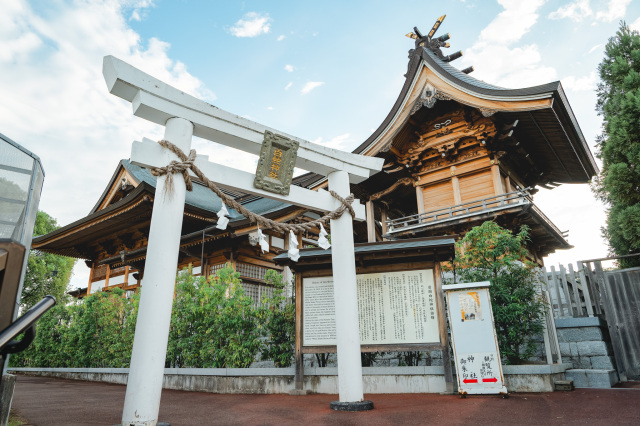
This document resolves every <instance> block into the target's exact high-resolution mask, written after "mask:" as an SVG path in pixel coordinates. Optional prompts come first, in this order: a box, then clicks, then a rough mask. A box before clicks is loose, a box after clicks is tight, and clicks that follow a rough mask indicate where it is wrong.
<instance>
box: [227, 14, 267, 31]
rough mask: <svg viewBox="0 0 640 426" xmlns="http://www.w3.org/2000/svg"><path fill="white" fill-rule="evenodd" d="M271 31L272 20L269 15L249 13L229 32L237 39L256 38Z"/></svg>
mask: <svg viewBox="0 0 640 426" xmlns="http://www.w3.org/2000/svg"><path fill="white" fill-rule="evenodd" d="M270 30H271V18H270V17H269V14H267V13H264V14H262V13H256V12H249V13H247V14H246V15H244V16H243V17H242V18H241V19H239V20H238V22H236V23H235V24H234V25H233V26H232V27H231V28H230V29H229V31H230V32H231V34H233V35H234V36H236V37H256V36H259V35H262V34H267V33H268V32H269V31H270Z"/></svg>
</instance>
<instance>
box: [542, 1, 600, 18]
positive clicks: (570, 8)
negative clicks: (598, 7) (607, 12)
mask: <svg viewBox="0 0 640 426" xmlns="http://www.w3.org/2000/svg"><path fill="white" fill-rule="evenodd" d="M588 16H593V10H591V6H590V5H589V0H577V1H575V2H573V3H569V4H567V5H565V6H562V7H560V8H559V9H558V10H556V11H554V12H551V13H550V14H549V19H564V18H569V19H571V20H572V21H576V22H580V21H582V20H583V19H584V18H586V17H588Z"/></svg>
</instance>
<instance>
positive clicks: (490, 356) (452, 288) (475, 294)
mask: <svg viewBox="0 0 640 426" xmlns="http://www.w3.org/2000/svg"><path fill="white" fill-rule="evenodd" d="M489 285H490V283H489V282H488V281H486V282H481V283H468V284H453V285H444V286H442V288H443V290H445V292H446V294H447V306H448V307H449V324H450V326H451V343H452V346H453V353H454V357H455V360H456V371H457V375H458V392H459V393H461V394H498V393H502V394H506V393H507V388H506V387H505V386H504V376H503V374H502V364H501V362H500V350H499V349H498V340H497V337H496V330H495V326H494V323H493V313H492V311H491V298H490V297H489V288H488V287H489Z"/></svg>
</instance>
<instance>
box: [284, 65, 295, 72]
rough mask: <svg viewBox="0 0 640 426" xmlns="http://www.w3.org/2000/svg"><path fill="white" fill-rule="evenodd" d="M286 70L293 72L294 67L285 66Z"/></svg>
mask: <svg viewBox="0 0 640 426" xmlns="http://www.w3.org/2000/svg"><path fill="white" fill-rule="evenodd" d="M284 69H285V70H286V71H289V72H293V65H289V64H287V65H285V66H284Z"/></svg>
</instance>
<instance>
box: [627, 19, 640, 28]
mask: <svg viewBox="0 0 640 426" xmlns="http://www.w3.org/2000/svg"><path fill="white" fill-rule="evenodd" d="M629 28H631V29H632V30H636V31H640V17H639V18H638V19H636V20H635V21H633V22H632V23H630V24H629Z"/></svg>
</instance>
